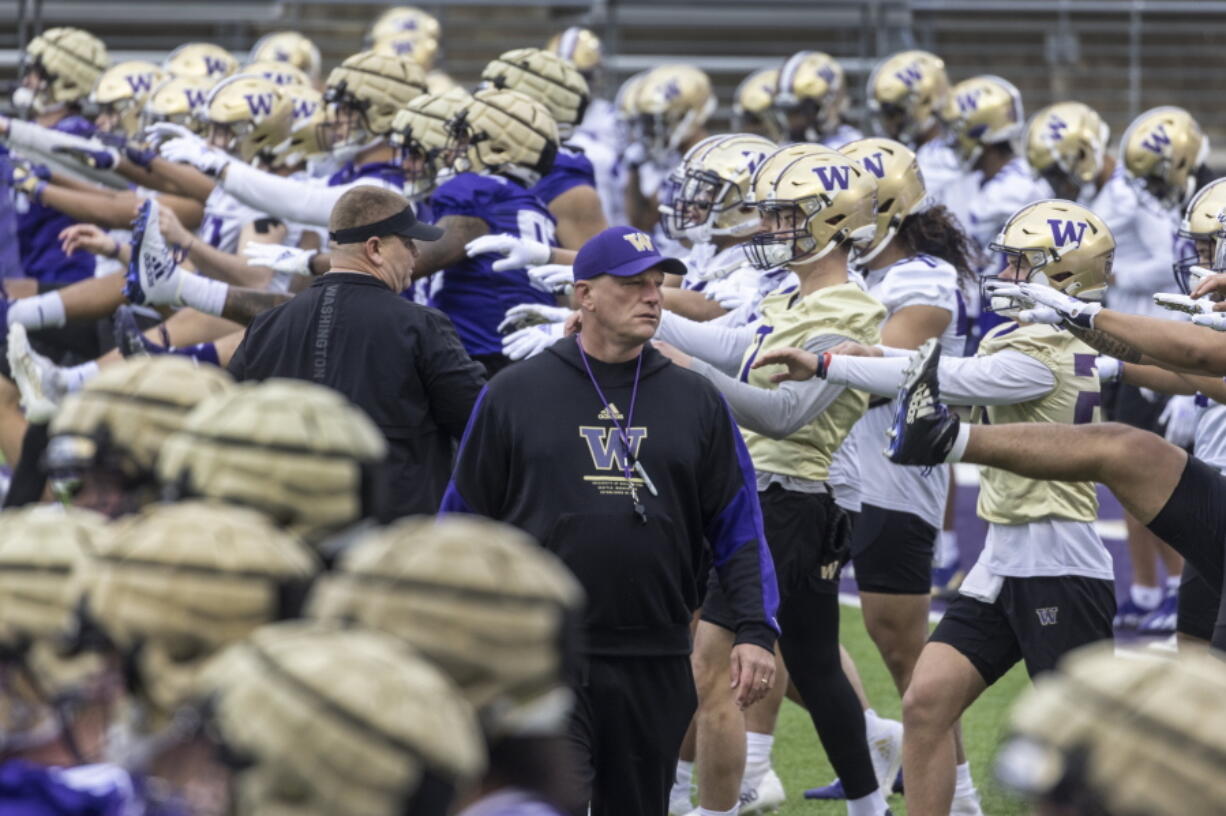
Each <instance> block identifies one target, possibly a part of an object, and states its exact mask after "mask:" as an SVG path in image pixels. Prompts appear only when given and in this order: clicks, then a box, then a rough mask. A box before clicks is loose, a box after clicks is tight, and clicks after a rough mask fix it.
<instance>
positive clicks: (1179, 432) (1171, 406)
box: [1158, 394, 1200, 448]
mask: <svg viewBox="0 0 1226 816" xmlns="http://www.w3.org/2000/svg"><path fill="white" fill-rule="evenodd" d="M1199 417H1200V406H1198V405H1197V404H1196V397H1195V396H1192V395H1187V394H1180V395H1179V396H1175V397H1171V398H1170V399H1169V400H1167V401H1166V407H1165V408H1163V409H1162V413H1161V414H1160V415H1159V416H1158V421H1159V422H1165V423H1166V431H1165V432H1164V434H1165V436H1166V441H1168V442H1170V443H1171V444H1172V445H1178V446H1179V447H1181V448H1186V447H1187V446H1188V445H1191V444H1192V440H1193V439H1194V438H1195V437H1196V422H1197V420H1198V419H1199Z"/></svg>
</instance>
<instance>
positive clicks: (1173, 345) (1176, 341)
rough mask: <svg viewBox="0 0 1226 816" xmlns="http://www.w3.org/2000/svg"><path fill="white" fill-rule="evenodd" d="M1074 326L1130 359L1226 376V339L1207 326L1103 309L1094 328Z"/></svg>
mask: <svg viewBox="0 0 1226 816" xmlns="http://www.w3.org/2000/svg"><path fill="white" fill-rule="evenodd" d="M1072 330H1073V331H1074V333H1075V334H1077V335H1078V336H1079V337H1081V339H1082V340H1084V341H1085V342H1086V343H1087V344H1088V345H1090V346H1093V347H1094V348H1096V349H1098V350H1099V351H1100V352H1102V353H1103V354H1108V355H1110V356H1112V357H1116V358H1118V359H1120V360H1123V361H1124V362H1126V363H1154V364H1157V365H1160V366H1162V367H1163V368H1169V369H1172V370H1174V371H1181V372H1184V373H1191V374H1203V375H1210V376H1216V377H1221V376H1226V341H1224V340H1223V338H1222V336H1221V335H1220V334H1218V333H1217V332H1215V331H1213V330H1212V329H1207V328H1205V327H1203V326H1196V325H1193V324H1191V323H1180V322H1176V321H1173V320H1159V319H1157V318H1153V317H1143V316H1141V315H1132V314H1125V313H1123V312H1116V311H1112V310H1110V309H1103V310H1102V311H1101V312H1099V313H1098V314H1097V315H1096V316H1095V318H1094V322H1093V328H1091V329H1081V328H1073V329H1072Z"/></svg>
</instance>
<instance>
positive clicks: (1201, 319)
mask: <svg viewBox="0 0 1226 816" xmlns="http://www.w3.org/2000/svg"><path fill="white" fill-rule="evenodd" d="M1192 322H1193V323H1195V324H1196V325H1198V326H1208V327H1209V328H1211V329H1214V330H1215V331H1226V312H1211V313H1209V314H1198V315H1192Z"/></svg>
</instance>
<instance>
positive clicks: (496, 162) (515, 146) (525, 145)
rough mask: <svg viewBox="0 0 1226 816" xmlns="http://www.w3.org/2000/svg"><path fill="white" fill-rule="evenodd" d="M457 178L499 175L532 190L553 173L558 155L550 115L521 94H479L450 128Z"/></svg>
mask: <svg viewBox="0 0 1226 816" xmlns="http://www.w3.org/2000/svg"><path fill="white" fill-rule="evenodd" d="M452 138H453V140H462V141H464V142H465V143H466V145H467V147H466V148H464V149H463V152H461V153H457V158H456V160H455V163H454V164H453V168H454V169H455V170H456V171H458V172H466V171H471V172H476V173H484V172H488V173H500V174H503V175H507V176H511V177H513V178H515V179H517V180H519V181H521V182H522V183H524V184H525V185H526V186H529V187H530V186H532V185H533V184H535V183H536V182H537V181H539V180H540V178H541V176H543V175H545V174H546V173H548V172H549V171H550V169H552V167H553V162H554V159H555V158H556V157H557V155H558V146H559V143H560V140H559V138H558V126H557V124H556V123H555V122H554V119H553V117H552V116H550V114H549V109H548V108H546V107H545V106H544V105H543V104H541V103H540V102H537V101H536V100H535V99H533V98H532V97H530V96H527V95H526V94H522V93H520V92H519V91H511V90H500V89H498V88H486V89H485V90H481V91H477V92H476V93H475V94H473V96H472V100H471V101H470V102H469V103H468V105H467V106H466V107H465V108H463V109H462V110H461V111H460V112H459V113H458V114H457V115H456V119H455V121H454V122H453V124H452Z"/></svg>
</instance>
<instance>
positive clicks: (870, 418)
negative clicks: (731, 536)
mask: <svg viewBox="0 0 1226 816" xmlns="http://www.w3.org/2000/svg"><path fill="white" fill-rule="evenodd" d="M866 282H867V284H868V291H869V294H871V295H873V296H874V297H875V298H877V299H878V300H880V301H881V302H882V303H884V304H885V307H886V310H887V311H888V313H889V314H890V315H893V314H894V313H895V312H897V311H898V310H900V309H904V308H906V307H908V306H935V307H937V308H938V309H946V310H948V311H949V318H950V319H949V325H948V326H946V328H945V331H944V332H942V334H941V336H940V338H939V340H940V343H941V354H942V355H944V356H950V357H962V356H963V355H964V354H965V353H966V335H967V329H968V328H969V320H968V316H967V303H966V294H965V293H964V292H963V291H962V288H961V287H960V286H959V284H958V273H957V271H956V270H955V269H954V268H953V266H952V265H950V264H949V263H948V262H947V261H943V260H941V259H940V258H934V257H932V256H930V255H916V256H914V257H911V258H907V259H905V260H902V261H899V262H898V263H896V264H893V265H891V266H887V267H885V268H884V269H876V270H872V271H870V272H869V273H868V275H867V278H866ZM883 400H884V398H881V397H876V398H872V399H870V401H869V405H870V406H871V407H870V408H869V410H868V412H867V413H866V414H865V415H864V416H863V417H862V418H861V419H860V421H859V422H857V423H856V425H855V427H854V428H852V430H851V437H853V438H854V444H856V445H858V448H859V451H860V452H861V453H862V455H861V456H860V477H861V486H860V494H861V498H862V500H863V502H864V503H865V504H871V505H873V506H875V507H883V508H886V509H888V510H897V511H901V512H905V513H913V514H915V515H917V516H919V517H920V518H922V519H923V520H924V521H926V522H928V523H929V524H931V525H932V526H933V527H936V528H937V529H938V530H939V529H940V528H941V523H942V521H943V518H944V515H945V497H946V494H947V493H948V492H949V468H947V467H935V468H932V469H931V470H929V471H928V473H926V474H925V473H924V470H925V469H924V468H922V467H908V466H903V465H895V464H893V463H891V462H890V461H889V460H888V459H886V458H885V457H884V456H874V455H866V453H865V452H868V453H871V452H873V451H874V450H875V449H876V448H881V447H884V445H885V438H886V437H885V433H886V430H887V429H888V428H889V427H890V423H891V422H892V421H893V419H894V410H895V407H896V405H895V402H894V401H893V400H889V401H883Z"/></svg>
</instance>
